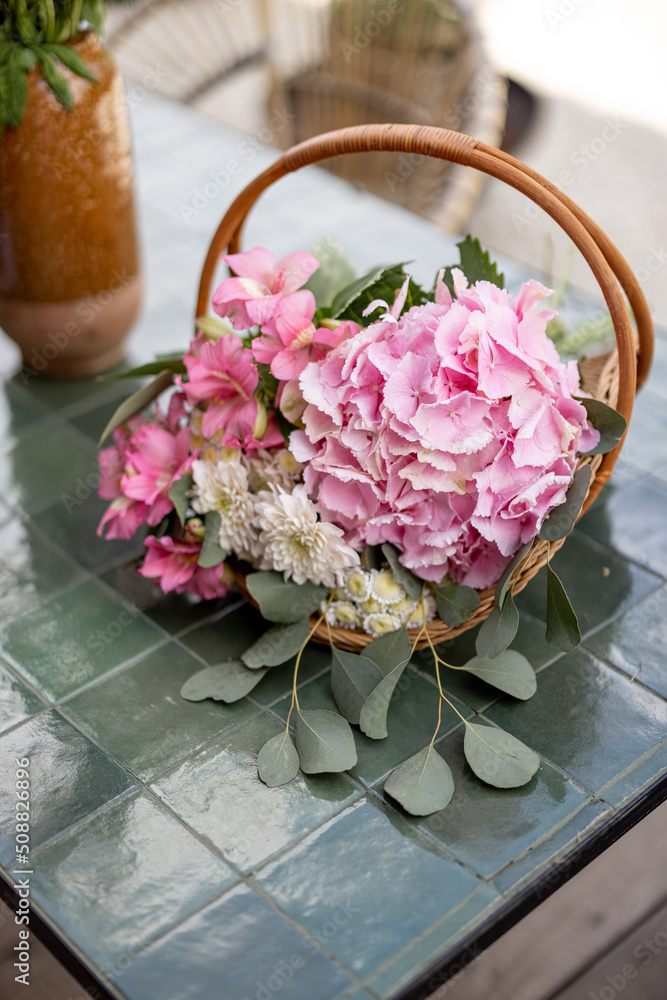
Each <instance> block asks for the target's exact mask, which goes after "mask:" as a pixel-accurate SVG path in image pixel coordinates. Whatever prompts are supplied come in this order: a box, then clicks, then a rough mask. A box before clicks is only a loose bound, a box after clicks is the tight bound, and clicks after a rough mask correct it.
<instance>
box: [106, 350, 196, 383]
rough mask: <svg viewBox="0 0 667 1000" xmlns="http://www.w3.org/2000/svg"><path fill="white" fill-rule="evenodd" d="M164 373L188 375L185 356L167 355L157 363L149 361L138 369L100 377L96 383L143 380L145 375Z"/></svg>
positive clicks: (156, 361)
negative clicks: (130, 379) (124, 379)
mask: <svg viewBox="0 0 667 1000" xmlns="http://www.w3.org/2000/svg"><path fill="white" fill-rule="evenodd" d="M163 371H170V372H173V374H174V375H185V374H187V368H186V367H185V364H184V363H183V355H182V354H179V355H178V356H176V355H174V356H173V357H171V356H169V355H167V354H165V355H161V356H160V357H158V358H156V360H155V361H149V362H148V364H146V365H139V366H138V367H137V368H128V369H127V370H126V371H124V372H112V373H111V374H110V375H98V376H97V378H96V380H95V381H97V382H117V381H118V380H119V379H123V378H141V377H142V376H144V375H159V374H160V372H163Z"/></svg>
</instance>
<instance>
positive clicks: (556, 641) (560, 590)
mask: <svg viewBox="0 0 667 1000" xmlns="http://www.w3.org/2000/svg"><path fill="white" fill-rule="evenodd" d="M545 638H546V640H547V642H548V643H549V645H550V646H555V647H556V649H561V650H562V651H563V652H564V653H571V652H572V650H573V649H576V647H577V646H578V645H579V643H580V642H581V631H580V629H579V622H578V621H577V616H576V614H575V613H574V609H573V607H572V605H571V604H570V600H569V598H568V596H567V594H566V593H565V587H564V586H563V584H562V583H561V581H560V579H559V578H558V576H557V575H556V574H555V573H554V571H553V570H552V568H551V566H550V565H549V563H547V631H546V636H545Z"/></svg>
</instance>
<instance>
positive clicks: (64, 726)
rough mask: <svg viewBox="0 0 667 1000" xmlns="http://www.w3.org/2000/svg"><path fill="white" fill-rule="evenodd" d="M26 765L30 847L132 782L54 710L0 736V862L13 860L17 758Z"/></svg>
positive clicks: (74, 820) (7, 862)
mask: <svg viewBox="0 0 667 1000" xmlns="http://www.w3.org/2000/svg"><path fill="white" fill-rule="evenodd" d="M24 757H27V758H28V759H29V761H30V766H29V771H30V778H29V781H30V789H29V790H30V848H31V850H33V851H34V850H36V848H37V847H39V845H40V844H43V843H44V841H45V840H48V839H49V838H50V837H53V836H55V834H57V833H60V832H61V831H63V830H65V829H66V828H67V827H68V826H71V825H72V824H73V823H76V822H78V821H79V820H80V819H83V818H84V816H87V815H88V814H89V813H91V812H94V811H95V810H96V809H99V807H100V806H103V805H104V804H105V803H106V802H111V800H112V799H115V798H116V797H117V796H118V795H120V794H121V793H122V792H124V791H126V790H127V789H128V788H131V787H132V785H133V781H132V778H131V777H130V775H129V774H127V773H126V772H125V771H123V769H122V768H120V767H119V766H118V764H116V763H115V762H114V761H112V760H110V759H109V758H108V757H107V756H106V754H105V753H103V752H102V750H100V749H99V747H96V746H95V744H94V743H91V742H90V740H89V739H87V738H86V737H85V736H84V735H83V734H82V733H80V732H79V731H78V729H75V728H74V726H73V725H71V723H69V722H67V720H66V719H63V718H62V716H60V715H59V714H58V713H57V712H56V711H55V710H51V711H50V712H46V713H43V714H41V715H38V716H36V717H35V718H33V719H29V720H28V721H27V722H24V723H23V725H22V726H17V728H16V729H12V730H11V731H10V732H8V733H5V734H4V735H3V736H0V767H1V769H2V785H1V786H0V861H2V863H3V864H5V865H9V864H12V863H13V859H14V856H15V839H14V838H15V836H16V830H15V829H14V827H15V824H16V821H15V820H14V821H13V822H12V820H13V818H14V816H15V815H16V795H15V775H16V760H17V758H21V759H22V758H24Z"/></svg>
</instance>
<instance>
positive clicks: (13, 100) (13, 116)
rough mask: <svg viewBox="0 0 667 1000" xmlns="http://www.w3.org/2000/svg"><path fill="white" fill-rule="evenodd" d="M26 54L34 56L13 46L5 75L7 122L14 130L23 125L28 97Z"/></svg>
mask: <svg viewBox="0 0 667 1000" xmlns="http://www.w3.org/2000/svg"><path fill="white" fill-rule="evenodd" d="M25 53H27V54H28V55H32V53H30V52H29V50H27V49H24V48H23V47H22V46H19V45H16V46H12V49H11V52H10V53H9V59H8V61H7V64H6V66H5V72H4V74H3V79H4V82H5V88H4V100H5V104H6V109H7V120H8V122H9V124H10V125H11V126H12V128H18V127H19V125H20V124H21V119H22V118H23V112H24V110H25V102H26V99H27V97H28V79H27V75H26V74H27V72H28V70H27V68H26V62H25V57H24V54H25ZM33 59H34V57H33Z"/></svg>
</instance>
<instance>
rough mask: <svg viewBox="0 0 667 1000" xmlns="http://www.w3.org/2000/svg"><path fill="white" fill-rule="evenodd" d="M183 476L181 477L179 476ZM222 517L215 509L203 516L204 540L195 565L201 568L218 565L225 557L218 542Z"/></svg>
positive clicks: (225, 554)
mask: <svg viewBox="0 0 667 1000" xmlns="http://www.w3.org/2000/svg"><path fill="white" fill-rule="evenodd" d="M181 478H183V477H181ZM221 521H222V518H221V517H220V513H219V511H217V510H209V511H207V512H206V515H205V517H204V526H205V532H204V541H203V542H202V547H201V552H200V553H199V559H198V560H197V565H198V566H201V568H202V569H211V567H212V566H219V565H220V563H221V562H224V561H225V559H226V558H227V553H226V552H225V551H224V550H223V549H221V548H220V546H219V544H218V535H219V533H220V523H221Z"/></svg>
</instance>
